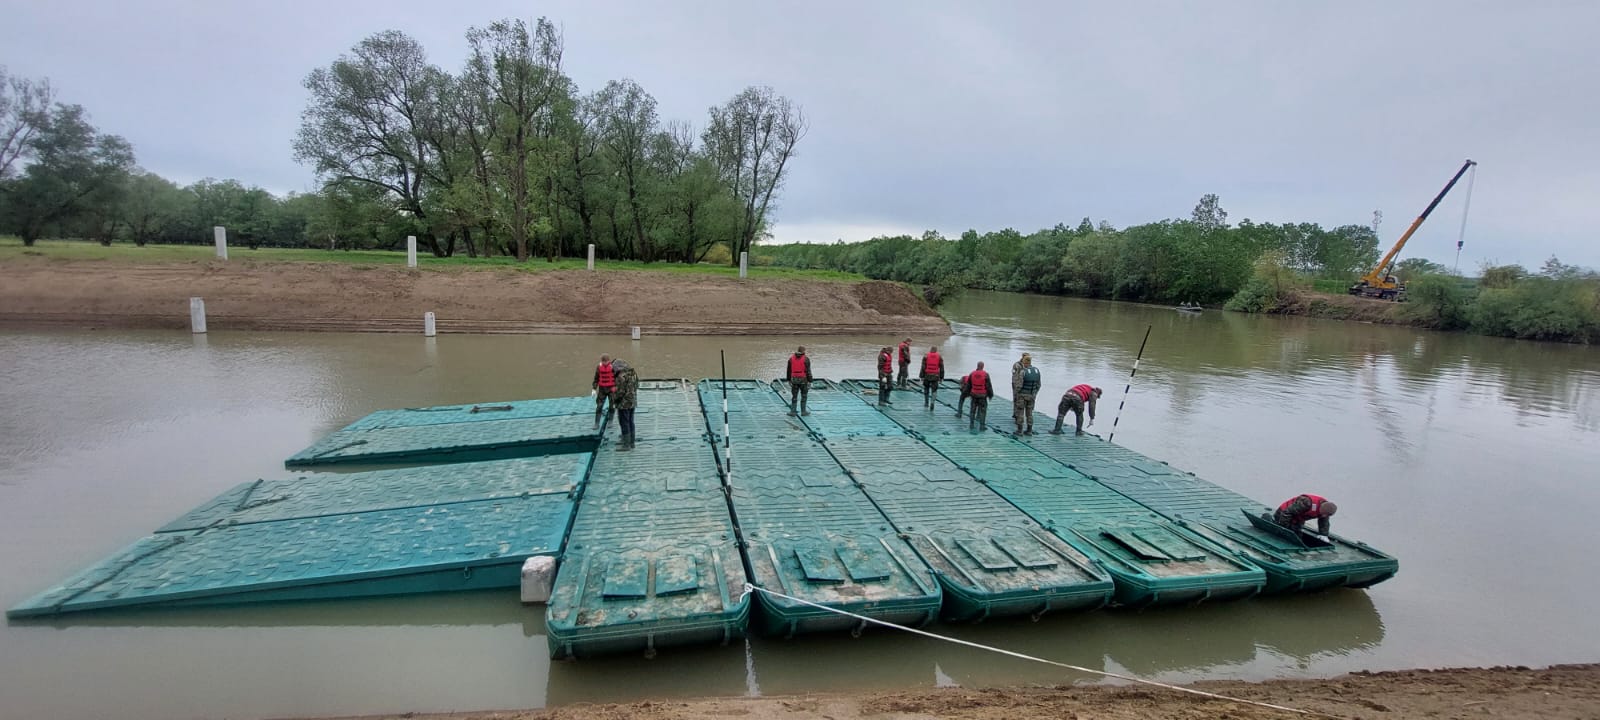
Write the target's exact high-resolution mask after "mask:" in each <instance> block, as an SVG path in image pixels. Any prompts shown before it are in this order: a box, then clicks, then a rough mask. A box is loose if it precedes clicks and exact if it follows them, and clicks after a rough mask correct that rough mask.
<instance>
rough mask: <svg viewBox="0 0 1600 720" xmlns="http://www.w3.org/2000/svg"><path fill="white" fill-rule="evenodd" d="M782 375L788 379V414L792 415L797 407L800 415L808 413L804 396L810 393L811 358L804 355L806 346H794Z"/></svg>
mask: <svg viewBox="0 0 1600 720" xmlns="http://www.w3.org/2000/svg"><path fill="white" fill-rule="evenodd" d="M783 376H784V377H786V378H788V379H789V414H790V415H794V414H795V409H796V408H797V407H798V408H799V410H800V414H801V415H810V414H811V413H809V412H807V411H806V396H807V395H809V394H810V393H811V358H809V357H806V346H804V345H801V346H800V347H798V348H795V351H794V354H793V355H790V356H789V363H788V365H787V366H786V367H785V368H784V373H783ZM796 402H798V403H799V405H798V406H797V405H796V404H795V403H796Z"/></svg>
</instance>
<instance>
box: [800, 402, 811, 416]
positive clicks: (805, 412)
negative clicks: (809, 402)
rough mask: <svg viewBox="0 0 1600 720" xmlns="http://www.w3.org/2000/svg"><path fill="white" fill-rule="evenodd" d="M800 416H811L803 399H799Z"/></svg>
mask: <svg viewBox="0 0 1600 720" xmlns="http://www.w3.org/2000/svg"><path fill="white" fill-rule="evenodd" d="M800 414H801V415H806V416H809V415H811V411H810V410H807V409H806V400H805V398H801V399H800Z"/></svg>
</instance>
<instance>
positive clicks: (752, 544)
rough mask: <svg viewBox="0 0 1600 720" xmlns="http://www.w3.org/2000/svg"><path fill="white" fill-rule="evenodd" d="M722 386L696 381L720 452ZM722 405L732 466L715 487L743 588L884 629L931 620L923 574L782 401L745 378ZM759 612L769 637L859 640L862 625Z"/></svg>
mask: <svg viewBox="0 0 1600 720" xmlns="http://www.w3.org/2000/svg"><path fill="white" fill-rule="evenodd" d="M722 388H723V383H722V381H711V380H707V381H702V382H701V383H700V401H701V405H702V408H703V409H704V411H705V413H706V418H707V420H708V422H709V423H710V426H711V429H712V431H713V438H714V440H715V441H716V442H715V445H716V450H717V452H719V453H721V452H722V449H723V446H722V437H723V436H722V428H723V413H722V407H723V401H722V397H723V395H722ZM727 397H728V407H729V416H730V418H729V427H730V432H729V435H730V436H731V439H732V446H731V451H732V461H731V463H723V471H724V475H723V482H724V484H725V485H726V486H727V487H728V494H729V498H730V500H731V501H732V505H733V515H734V522H735V524H736V525H737V526H738V528H739V530H740V533H741V537H742V540H743V543H744V548H745V561H746V563H747V565H746V568H745V570H746V572H748V573H749V575H750V577H751V578H752V580H751V582H752V583H753V584H755V585H757V586H758V587H762V588H766V589H769V590H772V591H775V592H779V593H783V594H784V595H788V596H791V597H796V598H800V599H802V600H805V601H807V602H811V603H816V604H818V605H822V606H825V607H828V608H835V609H839V610H844V611H846V612H851V613H855V614H857V615H861V616H865V617H869V618H872V619H874V620H881V621H884V622H891V623H898V624H904V625H921V624H925V623H928V622H931V621H932V620H933V619H934V618H936V617H937V616H938V614H939V602H940V592H939V585H938V583H937V582H935V581H934V579H933V572H932V570H930V569H929V568H928V566H927V565H926V564H925V563H923V562H922V559H921V558H920V557H918V555H917V553H916V551H915V550H913V549H912V548H911V545H910V544H909V543H908V542H907V541H906V540H904V539H902V538H900V536H899V535H898V534H897V533H896V532H895V530H894V528H893V526H891V525H890V524H889V521H888V520H886V519H885V518H884V517H883V514H882V513H880V512H878V509H877V508H876V507H873V505H872V501H871V500H868V499H867V496H866V495H863V494H862V493H861V490H860V489H858V488H857V487H856V486H855V484H854V483H853V482H851V480H850V477H849V476H848V475H846V474H845V473H844V471H843V470H841V469H840V468H839V465H838V463H836V462H834V460H833V458H832V457H831V456H830V455H828V452H827V450H825V449H824V448H823V447H822V445H821V444H820V443H818V442H816V441H815V440H813V439H812V437H811V433H810V431H809V430H808V429H807V428H806V427H805V425H804V424H803V423H801V422H800V418H798V417H791V416H789V415H788V409H789V408H788V403H787V397H784V398H779V396H778V394H777V393H775V392H773V391H772V390H771V389H770V388H768V387H767V384H766V383H763V382H757V381H754V380H730V381H727ZM719 458H721V456H720V455H719ZM719 462H720V459H719ZM759 606H760V608H761V625H762V628H763V630H764V631H765V632H766V633H768V634H774V635H783V636H792V635H795V634H797V633H807V632H822V631H831V630H845V629H849V630H851V631H853V632H857V633H859V632H860V631H861V630H862V629H863V628H864V627H865V626H866V624H867V623H866V622H865V621H861V620H856V619H853V618H849V617H845V616H842V615H839V614H836V613H833V612H829V611H828V610H824V609H820V608H815V607H811V606H808V605H805V604H803V603H800V602H795V601H793V600H788V599H785V598H779V597H775V596H772V595H767V594H762V595H761V598H760V601H759Z"/></svg>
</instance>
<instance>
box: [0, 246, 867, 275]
mask: <svg viewBox="0 0 1600 720" xmlns="http://www.w3.org/2000/svg"><path fill="white" fill-rule="evenodd" d="M25 257H40V258H46V259H56V260H101V261H106V262H127V263H135V262H138V263H169V262H197V261H205V260H212V259H214V258H215V257H216V249H215V248H214V247H213V246H211V245H146V246H144V247H139V246H137V245H133V244H129V243H113V244H111V246H109V247H107V246H102V245H100V244H99V243H95V242H83V241H76V240H40V241H38V242H36V243H34V245H33V247H31V248H30V247H25V246H23V244H22V240H21V239H20V238H16V237H6V236H0V262H4V261H6V260H17V259H20V258H25ZM228 259H229V260H230V261H239V260H248V261H251V262H267V263H270V262H334V263H346V264H350V265H403V264H405V261H406V254H405V253H403V252H393V251H388V250H311V249H306V248H261V249H259V250H251V249H249V248H246V247H230V248H228ZM417 266H418V267H419V268H421V269H424V270H453V269H459V270H466V269H473V268H505V269H509V270H520V271H524V272H542V271H545V270H581V269H583V268H585V267H587V263H586V262H585V261H584V260H583V259H581V258H562V259H560V260H557V261H555V262H553V263H551V262H545V260H544V259H543V258H530V259H529V260H528V262H526V263H519V262H517V261H516V259H515V258H505V257H494V258H469V257H465V256H461V257H448V258H436V257H433V256H431V255H429V254H427V253H425V252H419V253H417ZM595 269H597V270H644V271H650V272H670V273H688V274H695V275H723V276H727V277H738V275H739V269H738V268H736V267H729V266H727V265H710V264H704V263H702V264H698V265H685V264H683V263H669V262H657V263H643V262H638V261H636V260H596V261H595ZM750 276H751V277H761V278H793V279H804V280H835V281H859V280H865V279H866V278H865V277H863V276H861V275H856V274H854V273H845V272H837V271H833V270H800V269H796V268H782V267H770V266H764V265H755V264H752V265H751V266H750Z"/></svg>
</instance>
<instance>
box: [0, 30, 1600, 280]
mask: <svg viewBox="0 0 1600 720" xmlns="http://www.w3.org/2000/svg"><path fill="white" fill-rule="evenodd" d="M981 5H989V7H981ZM1092 5H1093V6H1092V7H1083V8H1074V7H1072V6H1071V5H1069V4H1068V3H1061V2H1038V3H1032V2H1028V3H1024V2H996V3H979V2H971V1H970V0H969V1H966V2H938V1H933V2H929V1H926V0H920V1H917V2H904V3H902V2H864V3H863V2H848V3H846V2H840V3H833V2H809V3H782V4H779V3H759V2H748V1H744V2H721V1H717V2H712V1H709V0H707V1H704V2H696V1H692V0H682V1H677V2H651V3H637V4H635V3H627V4H622V3H604V2H540V3H532V2H466V3H441V2H428V3H421V2H399V1H393V0H391V1H388V2H367V1H364V0H362V1H355V0H335V1H332V2H329V1H326V0H324V1H323V2H314V3H313V2H299V1H297V0H278V1H277V2H250V3H246V2H226V1H223V0H213V1H211V2H203V1H199V0H197V1H195V2H165V1H163V2H137V1H132V2H130V1H109V2H108V1H104V0H92V1H90V0H77V1H72V2H57V3H46V2H39V1H37V0H28V1H26V2H24V1H21V0H0V64H4V65H6V66H8V67H9V69H10V70H11V72H12V73H13V74H16V75H23V76H31V77H40V76H45V77H49V78H50V80H51V81H52V82H53V83H54V84H55V86H56V89H57V92H58V95H59V97H60V99H62V100H64V101H67V102H74V103H80V104H82V105H84V106H85V107H86V108H88V110H89V111H90V113H91V114H92V117H93V119H94V121H95V122H96V124H97V125H98V126H99V127H100V128H101V129H103V130H105V131H109V132H114V133H118V134H121V135H123V136H125V137H127V138H128V139H129V140H130V141H132V142H133V144H134V147H135V149H136V151H137V153H138V157H139V161H140V164H141V165H143V166H144V167H145V168H148V169H150V170H152V171H155V172H157V173H160V174H162V175H165V176H167V177H169V178H172V179H174V180H177V181H179V182H185V183H186V182H191V181H193V180H197V179H200V178H203V177H207V176H211V177H219V178H224V177H233V178H238V179H239V180H240V181H242V182H244V183H246V184H254V185H260V186H262V187H265V188H267V189H269V190H272V191H274V192H280V193H281V192H287V191H305V190H309V189H312V188H313V187H314V186H315V182H314V178H313V175H312V172H311V171H310V169H308V168H306V167H303V166H300V165H298V164H296V163H295V162H294V160H293V158H292V157H291V155H292V153H291V149H290V143H291V141H292V139H293V136H294V133H295V129H296V127H297V126H298V124H299V116H300V111H301V110H302V109H303V108H304V106H305V101H306V93H305V91H304V89H303V88H302V87H301V85H300V82H301V80H302V79H303V78H304V77H305V75H306V74H307V73H308V72H310V71H311V70H312V69H313V68H315V67H318V66H325V65H327V64H329V63H330V62H332V61H333V60H334V59H336V58H337V57H338V56H339V55H340V54H341V53H344V52H346V51H347V50H348V49H349V48H350V47H351V46H352V45H353V44H355V43H356V42H357V41H359V40H361V39H362V38H363V37H365V36H367V35H370V34H372V33H374V32H378V31H381V30H386V29H397V30H401V31H404V32H406V33H409V34H410V35H412V36H413V37H415V38H417V39H418V40H420V41H421V42H422V44H423V46H424V47H425V48H427V50H428V53H429V57H430V59H431V60H432V61H433V62H434V63H435V64H437V65H439V66H441V67H443V68H445V69H447V70H450V71H456V70H458V69H459V68H460V66H461V65H462V62H463V60H464V58H465V56H466V43H465V41H464V39H463V35H464V33H465V31H466V30H467V28H468V27H469V26H473V25H486V24H488V23H490V22H492V21H494V20H496V19H500V18H504V17H521V18H524V19H532V18H534V17H538V16H541V15H543V16H547V17H549V18H551V19H552V20H554V21H555V22H557V23H558V24H559V25H561V26H562V28H563V30H564V32H565V36H566V69H567V72H568V74H570V75H571V76H572V77H573V78H574V79H575V80H576V81H577V82H578V83H579V85H580V87H581V88H582V89H583V90H585V91H588V90H593V89H596V88H598V87H599V86H601V85H603V84H604V83H605V81H607V80H609V79H616V78H623V77H631V78H633V79H635V80H637V81H638V82H639V83H640V84H642V85H643V86H644V87H645V89H646V90H648V91H649V92H650V93H651V94H653V95H654V96H655V97H656V99H657V100H658V101H659V103H660V111H661V116H662V118H663V119H681V120H688V121H691V122H693V123H695V124H696V125H697V126H703V124H704V121H705V116H706V108H708V107H709V106H711V105H715V104H720V103H721V102H723V101H724V100H726V99H727V98H729V97H730V96H732V95H733V94H735V93H737V92H738V91H739V90H741V89H742V88H744V87H745V86H747V85H752V84H766V85H771V86H772V87H773V88H775V89H776V90H777V91H778V92H779V93H781V94H784V95H787V96H789V97H790V98H792V99H794V100H795V101H796V102H798V103H800V104H801V105H802V106H803V107H804V108H805V112H806V114H807V116H808V117H809V119H810V124H811V130H810V133H809V134H808V135H807V136H806V137H805V139H804V140H803V141H802V142H801V144H800V146H799V149H798V150H799V155H798V157H796V158H795V160H794V164H793V166H792V172H793V174H792V175H791V176H790V178H789V182H788V185H787V187H786V189H785V190H784V192H783V195H782V198H781V206H780V207H779V208H778V214H777V226H776V228H775V234H776V236H777V238H778V240H779V241H818V242H831V241H833V240H835V239H839V238H842V239H845V240H852V241H853V240H864V239H867V238H869V237H871V236H873V235H877V234H884V233H900V232H907V233H913V234H917V233H920V232H921V231H923V230H926V229H934V230H939V231H941V232H944V233H945V234H947V235H955V234H958V233H960V232H961V231H962V230H965V229H968V228H975V229H978V230H996V229H1001V228H1005V227H1014V228H1016V229H1018V230H1021V231H1023V232H1029V231H1032V230H1036V229H1039V228H1042V227H1048V226H1051V225H1054V224H1055V223H1057V222H1065V223H1068V224H1075V223H1077V221H1078V220H1079V219H1080V218H1082V217H1083V216H1085V215H1087V216H1091V217H1093V218H1094V219H1095V220H1096V221H1099V220H1102V219H1103V220H1109V221H1110V222H1111V223H1113V224H1114V225H1116V226H1118V227H1124V226H1127V225H1131V224H1137V223H1141V222H1148V221H1154V220H1159V219H1162V218H1167V217H1186V216H1187V215H1188V214H1189V211H1190V210H1191V209H1192V208H1193V206H1194V204H1195V201H1196V200H1197V199H1198V198H1199V197H1200V196H1201V195H1202V194H1204V193H1208V192H1213V193H1217V194H1218V195H1220V196H1221V198H1222V205H1223V207H1224V208H1226V209H1227V211H1228V213H1229V218H1230V220H1231V221H1234V222H1237V221H1239V220H1242V219H1244V218H1251V219H1254V220H1256V221H1258V222H1263V221H1271V222H1299V221H1310V222H1318V223H1321V224H1323V225H1325V226H1334V225H1342V224H1349V223H1358V224H1367V223H1370V222H1371V220H1372V211H1373V210H1382V211H1383V214H1384V221H1383V225H1382V226H1381V228H1380V236H1381V237H1382V239H1383V242H1382V244H1383V246H1384V247H1387V246H1388V245H1389V244H1390V243H1392V242H1393V241H1394V240H1395V239H1396V238H1398V237H1399V235H1400V233H1401V232H1403V231H1404V229H1405V227H1406V226H1407V225H1408V224H1409V223H1410V222H1411V220H1412V219H1414V218H1415V217H1416V215H1417V214H1418V213H1420V212H1421V211H1422V209H1423V207H1424V206H1426V204H1427V202H1428V200H1430V199H1431V198H1432V197H1433V195H1434V193H1436V192H1438V190H1439V188H1441V187H1443V185H1444V183H1445V181H1446V180H1448V179H1449V177H1450V175H1451V174H1452V173H1454V172H1455V170H1456V168H1457V167H1459V166H1460V164H1461V162H1462V160H1464V159H1466V158H1468V157H1470V158H1472V159H1475V160H1477V161H1479V162H1480V163H1481V166H1480V168H1479V170H1478V177H1477V182H1476V186H1475V188H1474V193H1473V195H1472V205H1471V217H1470V220H1469V222H1468V225H1467V229H1466V241H1467V245H1466V250H1465V251H1464V252H1463V254H1462V256H1461V267H1462V269H1463V270H1475V269H1476V267H1477V266H1478V264H1479V262H1480V261H1483V260H1498V261H1500V262H1520V263H1524V264H1528V265H1530V266H1534V267H1537V266H1538V265H1539V264H1540V263H1541V262H1543V260H1544V259H1545V258H1546V257H1549V256H1550V255H1552V254H1554V255H1558V256H1560V257H1561V258H1562V259H1563V260H1565V261H1567V262H1576V263H1579V264H1583V265H1588V266H1592V267H1600V249H1597V248H1596V245H1595V242H1594V238H1595V228H1596V227H1597V226H1600V168H1597V166H1596V164H1597V162H1600V50H1597V49H1596V48H1597V47H1600V43H1597V41H1596V40H1595V31H1596V30H1597V29H1600V3H1594V2H1517V3H1513V2H1495V3H1482V2H1388V1H1383V2H1350V1H1340V2H1321V3H1310V2H1281V1H1277V0H1273V1H1263V2H1221V1H1219V2H1206V3H1197V2H1182V3H1179V2H1170V3H1168V2H1133V3H1093V4H1092ZM1111 5H1119V6H1120V7H1106V6H1111ZM802 7H803V8H804V9H803V10H801V9H798V8H802ZM1465 190H1466V188H1465V187H1464V186H1462V187H1458V189H1457V190H1456V191H1455V192H1454V193H1452V195H1451V197H1450V198H1449V199H1447V200H1446V202H1445V203H1444V204H1443V205H1441V206H1440V208H1439V210H1437V211H1436V212H1435V213H1434V215H1433V216H1432V217H1431V218H1430V220H1429V223H1428V224H1427V225H1425V226H1424V227H1423V229H1422V230H1421V231H1420V232H1419V233H1418V234H1417V235H1416V236H1415V237H1414V238H1413V239H1412V241H1411V244H1410V246H1409V247H1408V248H1407V252H1406V255H1407V256H1413V257H1417V256H1420V257H1428V258H1431V259H1434V260H1436V261H1441V262H1444V263H1445V264H1447V265H1448V264H1451V263H1452V262H1453V261H1454V248H1455V240H1456V237H1457V234H1458V233H1459V231H1460V223H1461V217H1462V205H1463V202H1464V200H1465V199H1466V193H1465Z"/></svg>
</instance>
